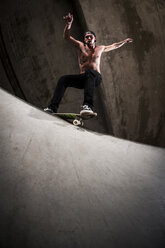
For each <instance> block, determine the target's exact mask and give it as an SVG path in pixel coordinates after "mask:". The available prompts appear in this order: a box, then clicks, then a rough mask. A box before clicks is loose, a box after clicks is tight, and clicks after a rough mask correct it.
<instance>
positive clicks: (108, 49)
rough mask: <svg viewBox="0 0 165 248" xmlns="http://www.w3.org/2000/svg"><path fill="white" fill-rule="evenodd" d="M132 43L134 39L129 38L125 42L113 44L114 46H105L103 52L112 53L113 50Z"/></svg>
mask: <svg viewBox="0 0 165 248" xmlns="http://www.w3.org/2000/svg"><path fill="white" fill-rule="evenodd" d="M132 41H133V39H131V38H127V39H125V40H123V41H120V42H117V43H113V44H112V45H109V46H104V51H103V52H109V51H112V50H114V49H117V48H119V47H121V46H123V45H124V44H126V43H130V42H132Z"/></svg>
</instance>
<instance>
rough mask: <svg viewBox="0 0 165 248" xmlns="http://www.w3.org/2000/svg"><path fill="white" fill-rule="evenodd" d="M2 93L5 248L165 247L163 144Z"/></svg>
mask: <svg viewBox="0 0 165 248" xmlns="http://www.w3.org/2000/svg"><path fill="white" fill-rule="evenodd" d="M0 98H1V102H0V118H1V121H0V141H1V142H0V196H1V197H0V247H2V248H4V247H5V248H11V247H12V248H19V247H21V248H22V247H26V248H38V247H41V248H42V247H43V248H45V247H47V248H66V247H67V248H73V247H74V248H79V247H81V248H86V247H92V248H93V247H96V248H109V247H112V248H121V247H133V248H136V247H137V248H139V247H140V248H163V247H164V243H165V236H164V232H165V212H164V204H165V202H164V200H165V199H164V196H165V181H164V176H165V167H164V161H165V150H164V149H161V148H156V147H152V146H146V145H141V144H137V143H133V142H129V141H125V140H121V139H117V138H114V137H111V136H108V135H100V134H98V133H94V132H91V131H87V130H85V129H82V128H78V127H74V126H73V125H71V124H68V123H67V122H65V121H63V120H61V119H59V118H57V117H53V116H50V115H48V114H46V113H44V112H42V111H40V110H38V109H36V108H35V107H33V106H30V105H28V104H26V103H24V102H23V101H21V100H19V99H17V98H15V97H14V96H12V95H9V94H8V93H6V92H4V91H3V90H1V91H0Z"/></svg>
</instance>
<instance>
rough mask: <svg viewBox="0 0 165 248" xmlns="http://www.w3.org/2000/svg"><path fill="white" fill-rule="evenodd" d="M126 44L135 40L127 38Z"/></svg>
mask: <svg viewBox="0 0 165 248" xmlns="http://www.w3.org/2000/svg"><path fill="white" fill-rule="evenodd" d="M124 42H125V43H130V42H133V39H131V38H127V39H125V40H124Z"/></svg>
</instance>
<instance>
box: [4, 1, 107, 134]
mask: <svg viewBox="0 0 165 248" xmlns="http://www.w3.org/2000/svg"><path fill="white" fill-rule="evenodd" d="M69 11H70V12H71V13H73V14H74V23H73V26H72V35H73V36H74V37H76V38H77V39H81V36H82V30H81V26H80V24H79V18H78V16H77V14H76V10H75V8H74V4H73V3H72V1H67V0H62V1H53V0H51V1H50V0H49V1H48V0H46V1H45V0H44V1H40V0H37V1H32V0H29V1H19V0H16V1H14V2H13V1H11V0H7V1H6V0H5V1H1V5H0V23H1V45H2V46H1V47H2V50H1V55H2V56H1V57H2V61H3V64H4V68H5V71H6V72H7V74H8V83H5V80H4V79H3V78H2V79H1V82H0V85H1V86H2V87H4V88H5V89H7V90H9V91H10V92H12V91H14V92H15V94H16V95H17V96H19V97H21V98H23V99H25V100H27V101H28V102H30V103H31V104H33V105H35V106H37V107H39V108H44V107H46V106H47V105H48V104H49V102H50V99H51V97H52V95H53V92H54V89H55V86H56V84H57V81H58V79H59V77H60V76H62V75H65V74H77V73H79V68H78V63H77V52H76V49H75V48H73V47H72V46H71V45H70V44H68V43H67V42H66V41H65V40H64V39H63V30H64V26H65V22H64V21H63V18H62V17H63V15H65V14H67V13H68V12H69ZM1 71H2V73H3V74H5V73H4V71H3V70H2V67H1ZM9 84H11V86H10V88H12V91H11V90H10V89H9V87H8V85H9ZM82 102H83V91H82V90H78V89H71V88H69V89H67V91H66V94H65V95H64V98H63V101H62V103H61V106H60V108H59V112H76V113H79V111H80V106H81V105H82ZM101 109H102V107H101V105H100V104H99V97H97V93H96V111H97V112H98V118H97V121H93V120H92V121H90V122H87V123H86V126H87V128H90V129H94V130H96V131H99V132H103V133H104V132H107V131H106V126H105V123H104V118H103V115H102V114H101V113H102V112H103V111H102V110H101Z"/></svg>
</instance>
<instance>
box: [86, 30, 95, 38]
mask: <svg viewBox="0 0 165 248" xmlns="http://www.w3.org/2000/svg"><path fill="white" fill-rule="evenodd" d="M88 33H90V34H93V35H94V37H95V38H96V35H95V33H94V32H93V31H91V30H88V31H86V32H85V33H84V36H83V38H85V35H86V34H88Z"/></svg>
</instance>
